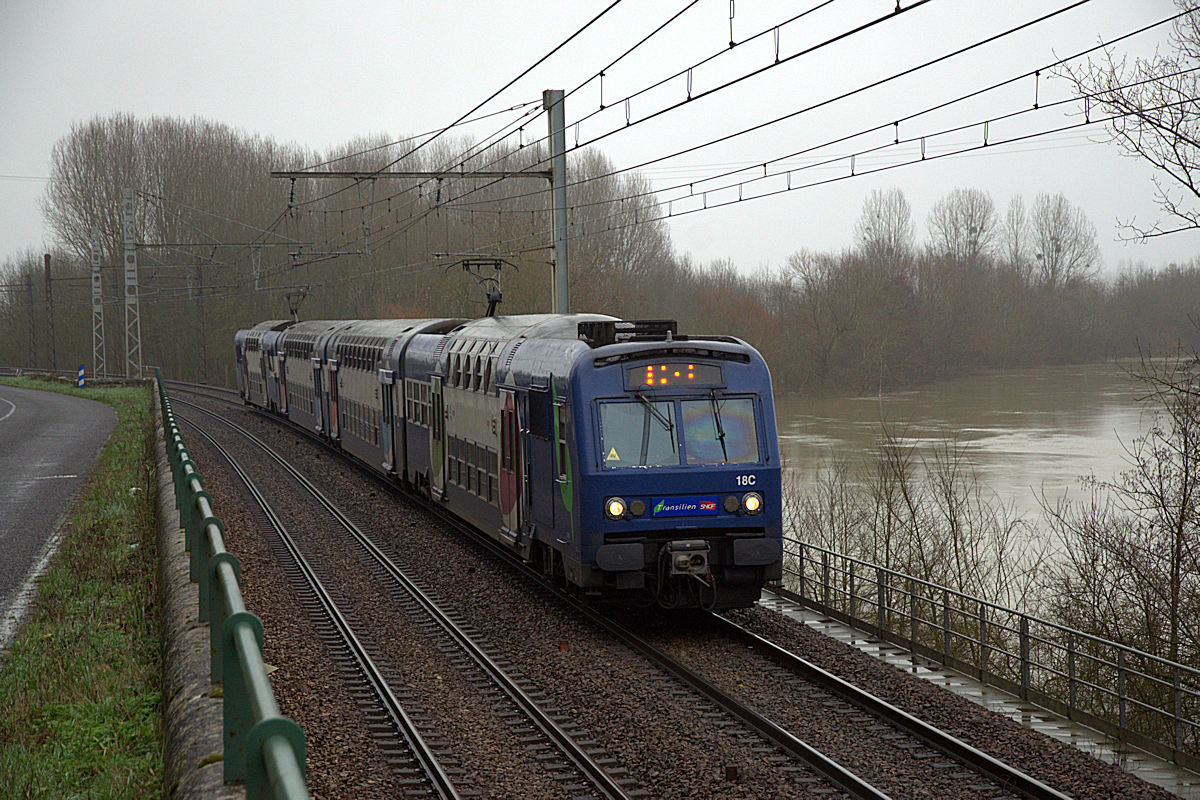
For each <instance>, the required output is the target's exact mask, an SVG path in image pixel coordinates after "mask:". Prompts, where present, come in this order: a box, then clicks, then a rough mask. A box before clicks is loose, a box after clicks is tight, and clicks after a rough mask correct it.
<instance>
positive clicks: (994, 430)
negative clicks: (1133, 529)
mask: <svg viewBox="0 0 1200 800" xmlns="http://www.w3.org/2000/svg"><path fill="white" fill-rule="evenodd" d="M1138 394H1139V387H1138V385H1137V384H1136V383H1134V382H1133V381H1131V380H1130V379H1129V377H1128V375H1127V373H1126V372H1125V371H1124V370H1123V369H1122V367H1121V366H1120V365H1118V364H1114V363H1106V364H1090V365H1082V366H1067V367H1041V368H1036V369H1026V370H1014V371H1005V372H989V373H984V374H980V375H974V376H971V377H966V378H957V379H954V380H948V381H942V382H939V383H935V384H932V385H929V386H925V387H922V388H920V389H914V390H910V391H904V392H895V393H889V394H882V395H870V396H860V397H832V398H828V397H827V398H813V397H804V396H796V395H792V396H784V397H779V398H777V399H776V403H775V413H776V419H777V422H778V427H779V449H780V452H781V455H782V456H783V460H784V465H785V469H786V470H789V471H791V472H792V474H793V476H794V477H795V478H797V479H798V480H799V482H800V485H801V486H802V487H803V488H809V487H811V486H812V485H813V484H814V483H815V481H816V479H817V477H818V474H819V470H820V469H821V468H822V465H827V464H828V463H829V462H830V461H831V459H847V460H848V461H849V462H850V464H851V465H852V467H854V468H858V467H861V466H862V465H863V464H865V463H867V462H868V461H869V460H870V459H871V455H872V451H873V449H874V448H875V446H876V444H877V442H878V439H879V436H880V432H881V425H880V421H881V420H886V421H887V422H888V423H889V424H892V425H894V426H895V430H897V431H898V432H900V433H902V435H903V436H904V437H905V439H906V440H908V441H909V442H911V443H913V444H915V445H916V446H917V448H918V452H923V453H925V454H928V453H930V452H931V448H932V447H933V446H935V445H936V444H937V443H938V442H939V441H940V440H941V439H943V438H944V437H945V436H947V435H954V436H957V437H958V439H959V441H960V442H963V443H964V444H965V445H966V446H967V451H968V453H969V456H970V459H971V462H972V463H973V464H974V466H975V468H976V471H977V474H978V476H979V480H980V483H981V484H982V485H983V487H985V490H989V491H990V492H993V493H994V494H995V496H996V498H997V499H999V500H1000V501H1002V502H1004V503H1005V504H1006V505H1007V504H1010V503H1011V505H1012V507H1013V509H1014V510H1015V511H1016V512H1017V513H1019V514H1021V515H1022V516H1025V517H1026V518H1027V519H1029V520H1030V521H1034V520H1035V519H1036V518H1037V517H1038V516H1039V515H1040V513H1041V507H1040V504H1039V500H1038V498H1039V496H1040V495H1041V494H1042V493H1043V492H1044V493H1045V495H1046V497H1047V498H1049V499H1051V500H1057V499H1058V498H1060V497H1062V496H1063V495H1064V493H1069V496H1070V497H1071V498H1074V499H1080V498H1082V497H1084V496H1085V493H1084V491H1083V490H1082V489H1081V487H1080V483H1079V478H1080V476H1083V475H1087V474H1093V473H1094V474H1095V475H1096V476H1097V477H1098V478H1101V479H1106V480H1107V479H1111V478H1114V477H1115V476H1117V475H1119V473H1120V472H1121V471H1122V470H1125V469H1127V468H1128V464H1127V462H1126V459H1127V456H1126V454H1125V450H1124V448H1123V445H1122V442H1125V443H1130V442H1132V440H1133V438H1134V437H1136V436H1138V435H1139V434H1140V433H1141V432H1142V431H1143V430H1144V426H1145V424H1146V422H1145V420H1144V416H1143V406H1142V405H1141V404H1139V403H1138V402H1137V399H1136V398H1137V396H1138Z"/></svg>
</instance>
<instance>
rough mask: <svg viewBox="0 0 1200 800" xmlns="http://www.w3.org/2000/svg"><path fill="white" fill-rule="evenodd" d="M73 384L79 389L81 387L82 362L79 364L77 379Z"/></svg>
mask: <svg viewBox="0 0 1200 800" xmlns="http://www.w3.org/2000/svg"><path fill="white" fill-rule="evenodd" d="M75 385H76V386H78V387H79V388H80V389H82V388H83V364H80V365H79V379H78V380H77V381H76V382H75Z"/></svg>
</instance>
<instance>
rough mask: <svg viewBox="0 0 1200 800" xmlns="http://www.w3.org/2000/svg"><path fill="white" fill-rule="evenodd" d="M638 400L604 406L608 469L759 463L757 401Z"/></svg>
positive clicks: (716, 398) (602, 429) (602, 433)
mask: <svg viewBox="0 0 1200 800" xmlns="http://www.w3.org/2000/svg"><path fill="white" fill-rule="evenodd" d="M634 397H635V398H636V400H634V401H612V402H603V403H601V404H600V439H601V447H602V451H601V452H602V453H603V461H604V466H605V468H606V469H616V468H621V467H664V466H677V465H679V464H681V463H686V464H752V463H757V462H758V461H759V450H758V428H757V425H756V424H755V419H754V400H753V399H752V398H748V397H739V398H724V397H720V396H719V395H718V394H717V393H716V392H713V393H712V394H711V395H710V396H709V397H707V398H703V399H687V400H678V401H675V400H653V401H652V400H648V399H647V398H646V397H644V396H643V395H641V394H635V395H634ZM681 441H682V445H683V446H682V448H680V447H679V444H680V442H681Z"/></svg>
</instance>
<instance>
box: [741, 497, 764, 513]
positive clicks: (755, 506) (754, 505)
mask: <svg viewBox="0 0 1200 800" xmlns="http://www.w3.org/2000/svg"><path fill="white" fill-rule="evenodd" d="M762 507H763V499H762V495H761V494H759V493H758V492H746V493H745V494H744V495H742V510H743V511H745V512H746V513H747V514H757V513H758V512H760V511H762Z"/></svg>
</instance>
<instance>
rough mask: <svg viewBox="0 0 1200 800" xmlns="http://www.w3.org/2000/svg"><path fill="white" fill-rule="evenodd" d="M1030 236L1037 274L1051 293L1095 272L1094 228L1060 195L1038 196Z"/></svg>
mask: <svg viewBox="0 0 1200 800" xmlns="http://www.w3.org/2000/svg"><path fill="white" fill-rule="evenodd" d="M1030 232H1031V233H1032V234H1033V236H1032V246H1033V255H1034V258H1035V259H1036V261H1037V267H1036V269H1037V274H1038V277H1039V279H1040V281H1041V283H1042V285H1043V286H1045V287H1046V288H1047V289H1049V290H1051V291H1054V290H1056V289H1060V288H1062V287H1065V286H1067V285H1069V284H1072V283H1075V282H1077V281H1080V280H1083V279H1086V278H1088V277H1091V276H1092V275H1093V274H1094V273H1095V272H1096V270H1097V269H1098V267H1099V265H1100V249H1099V247H1097V246H1096V226H1095V225H1093V224H1092V223H1091V221H1090V220H1089V219H1088V218H1087V215H1086V214H1084V213H1083V210H1082V209H1080V208H1078V207H1076V206H1073V205H1071V203H1070V202H1069V201H1068V200H1067V198H1066V197H1064V196H1063V195H1062V193H1061V192H1060V193H1058V194H1054V195H1049V194H1044V193H1043V194H1039V195H1038V196H1037V199H1035V200H1034V202H1033V211H1032V213H1031V215H1030Z"/></svg>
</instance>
